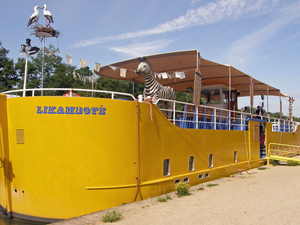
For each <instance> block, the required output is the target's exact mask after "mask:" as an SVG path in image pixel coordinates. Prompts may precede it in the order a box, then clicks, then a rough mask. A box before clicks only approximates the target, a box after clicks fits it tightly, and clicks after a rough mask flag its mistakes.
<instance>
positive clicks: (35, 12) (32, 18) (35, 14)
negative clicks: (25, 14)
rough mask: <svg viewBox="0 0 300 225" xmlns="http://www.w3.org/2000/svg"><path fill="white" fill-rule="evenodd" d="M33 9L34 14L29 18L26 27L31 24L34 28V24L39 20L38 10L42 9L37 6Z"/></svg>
mask: <svg viewBox="0 0 300 225" xmlns="http://www.w3.org/2000/svg"><path fill="white" fill-rule="evenodd" d="M33 9H34V13H32V15H31V17H30V18H29V21H28V24H27V27H29V26H30V25H31V24H33V23H35V27H36V22H37V21H38V20H39V17H40V13H39V11H38V9H42V8H41V7H38V6H34V8H33Z"/></svg>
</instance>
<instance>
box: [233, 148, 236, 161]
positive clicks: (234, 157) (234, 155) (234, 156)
mask: <svg viewBox="0 0 300 225" xmlns="http://www.w3.org/2000/svg"><path fill="white" fill-rule="evenodd" d="M233 162H235V163H236V162H237V153H236V151H234V154H233Z"/></svg>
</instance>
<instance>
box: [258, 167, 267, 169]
mask: <svg viewBox="0 0 300 225" xmlns="http://www.w3.org/2000/svg"><path fill="white" fill-rule="evenodd" d="M257 169H258V170H266V169H268V168H267V167H259V168H257Z"/></svg>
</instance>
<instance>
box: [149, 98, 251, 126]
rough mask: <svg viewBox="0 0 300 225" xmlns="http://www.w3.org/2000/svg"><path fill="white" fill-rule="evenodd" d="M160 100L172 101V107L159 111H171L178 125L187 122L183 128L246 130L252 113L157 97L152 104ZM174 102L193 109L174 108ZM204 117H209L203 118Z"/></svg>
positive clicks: (174, 121)
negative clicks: (180, 109)
mask: <svg viewBox="0 0 300 225" xmlns="http://www.w3.org/2000/svg"><path fill="white" fill-rule="evenodd" d="M160 101H164V102H171V103H172V109H171V108H170V109H161V111H163V112H166V113H168V112H169V113H172V117H173V118H175V119H173V123H174V124H175V123H178V122H179V123H180V124H179V126H181V125H183V126H184V124H185V123H188V124H189V125H188V127H185V128H192V129H199V128H203V127H205V128H204V129H214V130H248V119H249V118H252V115H251V114H249V113H243V112H239V111H234V110H227V109H223V108H217V107H212V106H207V105H199V106H198V107H196V106H195V105H194V104H193V103H187V102H181V101H174V100H168V99H158V100H157V101H156V102H154V104H159V102H160ZM176 104H179V105H182V106H183V109H187V108H188V107H193V108H194V109H193V111H188V110H184V111H179V110H176ZM205 111H206V113H205ZM207 111H210V113H207ZM204 117H205V118H209V119H208V120H206V119H203V118H204ZM192 118H193V119H192ZM199 118H202V119H199ZM199 126H202V127H199Z"/></svg>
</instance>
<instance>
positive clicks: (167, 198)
mask: <svg viewBox="0 0 300 225" xmlns="http://www.w3.org/2000/svg"><path fill="white" fill-rule="evenodd" d="M170 199H172V198H171V196H170V195H168V194H166V197H158V199H157V201H158V202H166V201H168V200H170Z"/></svg>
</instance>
